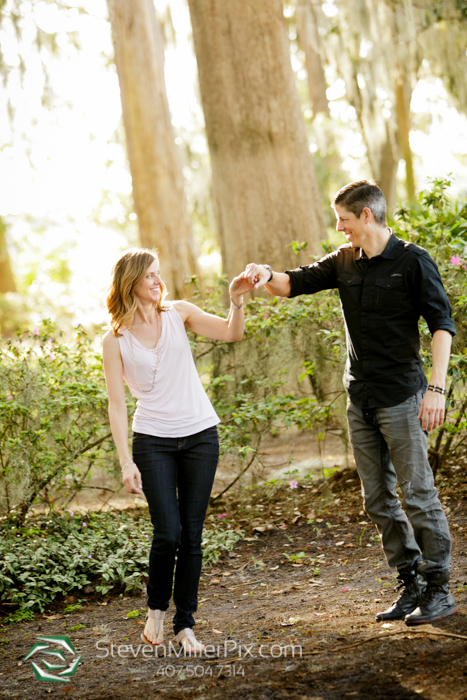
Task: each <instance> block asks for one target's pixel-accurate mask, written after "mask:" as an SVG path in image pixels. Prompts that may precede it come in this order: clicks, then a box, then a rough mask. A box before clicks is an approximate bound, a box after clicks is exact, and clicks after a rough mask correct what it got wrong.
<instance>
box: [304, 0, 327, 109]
mask: <svg viewBox="0 0 467 700" xmlns="http://www.w3.org/2000/svg"><path fill="white" fill-rule="evenodd" d="M297 31H298V38H299V41H300V44H301V46H302V48H303V50H304V52H305V63H306V70H307V73H308V89H309V91H310V98H311V105H312V109H313V117H315V116H316V115H317V114H318V112H324V113H325V114H326V115H327V116H328V117H329V103H328V98H327V97H326V87H327V86H326V78H325V76H324V67H323V61H322V57H321V56H322V45H321V39H320V36H319V32H318V20H317V18H316V9H315V7H313V5H312V4H311V2H310V0H299V3H298V6H297Z"/></svg>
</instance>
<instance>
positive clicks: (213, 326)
mask: <svg viewBox="0 0 467 700" xmlns="http://www.w3.org/2000/svg"><path fill="white" fill-rule="evenodd" d="M250 289H251V284H250V283H249V282H247V281H246V279H244V277H243V273H242V275H240V276H239V277H236V278H235V279H234V280H233V281H232V283H231V285H230V298H231V302H232V304H231V308H230V313H229V316H228V318H227V319H224V318H220V317H218V316H213V315H211V314H207V313H205V312H204V311H202V310H201V309H199V308H198V307H197V306H194V305H193V304H190V303H189V302H187V301H174V302H171V303H167V302H166V303H164V298H165V296H166V294H167V290H166V287H165V285H164V283H163V281H162V279H161V276H160V271H159V261H158V258H157V253H156V252H153V251H150V250H143V249H132V250H129V251H128V252H126V253H124V254H123V255H122V256H121V257H120V259H119V260H118V261H117V263H116V264H115V267H114V269H113V273H112V281H111V286H110V290H109V294H108V297H107V308H108V310H109V313H110V315H111V321H110V325H111V329H110V330H109V331H108V332H107V333H106V335H105V337H104V369H105V378H106V383H107V391H108V395H109V417H110V426H111V429H112V436H113V439H114V442H115V445H116V447H117V452H118V457H119V460H120V465H121V468H122V477H123V483H124V485H125V488H126V490H127V491H128V492H129V493H135V494H141V493H142V492H144V495H145V496H146V499H147V501H148V504H149V512H150V515H151V521H152V524H153V526H154V537H153V541H152V545H151V550H150V555H149V579H148V584H147V593H148V608H149V610H148V614H147V619H146V626H145V628H144V632H143V634H142V639H143V641H144V642H145V643H146V644H152V645H158V644H161V643H162V641H163V621H164V617H165V611H166V610H167V608H168V606H169V599H170V597H171V595H172V582H173V573H174V568H175V583H174V590H173V593H174V603H175V607H176V613H175V616H174V618H173V624H174V632H175V635H176V638H177V640H178V641H179V642H180V644H181V645H182V646H183V647H184V649H185V651H186V652H194V651H202V650H203V649H204V645H203V644H201V643H200V642H198V640H197V639H196V638H195V636H194V633H193V630H192V628H193V626H194V624H195V621H194V619H193V613H194V612H196V610H197V602H198V601H197V596H198V583H199V577H200V573H201V563H202V553H201V538H202V529H203V523H204V519H205V516H206V510H207V506H208V502H209V496H210V493H211V488H212V484H213V481H214V475H215V472H216V467H217V461H218V456H219V442H218V437H217V428H216V425H217V423H219V418H218V417H217V415H216V413H215V411H214V409H213V407H212V405H211V402H210V401H209V399H208V397H207V395H206V392H205V391H204V388H203V385H202V384H201V380H200V378H199V376H198V373H197V371H196V367H195V364H194V361H193V357H192V354H191V350H190V345H189V342H188V338H187V335H186V331H185V329H186V328H189V329H190V330H192V331H195V333H199V334H201V335H204V336H207V337H208V338H214V339H216V340H225V341H227V342H232V341H238V340H241V339H242V337H243V321H244V319H243V308H242V304H243V300H242V296H241V295H242V294H243V293H244V292H246V291H249V290H250ZM123 380H125V381H126V383H127V384H128V387H129V388H130V391H131V393H132V394H133V396H135V397H136V398H137V399H138V401H137V407H136V412H135V414H134V418H133V431H134V432H133V458H132V457H131V456H130V452H129V447H128V417H127V409H126V402H125V389H124V383H123ZM177 492H178V494H177ZM176 555H177V564H176V567H175V556H176Z"/></svg>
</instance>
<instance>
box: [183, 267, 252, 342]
mask: <svg viewBox="0 0 467 700" xmlns="http://www.w3.org/2000/svg"><path fill="white" fill-rule="evenodd" d="M252 289H253V285H252V284H251V283H250V282H249V281H248V279H247V278H246V275H245V273H244V272H242V274H241V275H239V276H238V277H234V279H233V280H232V282H231V283H230V287H229V293H230V299H231V302H232V304H231V307H230V312H229V315H228V317H227V318H221V317H220V316H214V315H213V314H208V313H206V312H205V311H203V310H202V309H200V308H198V307H197V306H195V305H194V304H190V303H189V302H188V301H177V302H175V308H176V309H177V311H178V313H179V314H180V316H181V318H182V320H183V322H184V324H185V326H186V327H187V328H189V329H190V330H192V331H194V332H195V333H199V335H204V336H205V337H206V338H213V339H214V340H225V341H227V342H228V343H233V342H236V341H239V340H241V339H242V338H243V328H244V317H243V298H242V295H243V294H246V292H250V291H251V290H252Z"/></svg>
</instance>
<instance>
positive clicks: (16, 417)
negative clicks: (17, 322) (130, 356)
mask: <svg viewBox="0 0 467 700" xmlns="http://www.w3.org/2000/svg"><path fill="white" fill-rule="evenodd" d="M0 424H1V426H2V430H1V433H0V512H2V511H3V512H10V511H11V510H12V509H13V508H16V509H18V510H19V512H21V513H22V515H23V517H24V515H25V514H26V512H27V511H28V509H29V508H30V506H31V505H32V503H34V502H35V501H37V500H39V501H42V502H46V503H47V504H48V505H49V506H50V507H53V506H54V502H55V499H57V498H58V497H61V499H62V501H63V500H65V501H66V500H69V499H70V497H72V496H73V495H74V494H75V493H76V492H77V491H80V490H81V489H82V488H83V487H84V486H85V482H86V477H87V476H88V474H89V473H90V471H91V468H92V467H93V465H94V464H95V463H96V462H97V463H98V464H99V465H101V466H106V467H107V468H110V467H111V465H112V462H113V461H114V460H115V457H114V455H113V452H110V453H109V449H110V448H111V445H110V429H109V424H108V416H107V394H106V390H105V385H104V378H103V371H102V360H101V353H100V348H99V346H96V344H95V342H94V340H93V339H91V338H90V337H89V336H87V335H86V334H85V333H84V332H83V331H82V330H81V329H78V330H77V331H76V333H75V337H74V339H73V341H72V342H65V341H64V339H63V337H62V336H61V334H60V332H59V331H58V330H57V328H56V327H54V326H53V325H52V324H51V323H49V322H47V321H44V322H43V323H42V327H41V328H40V329H39V328H36V329H34V330H33V331H32V332H25V333H23V334H21V335H20V337H19V339H18V340H17V341H12V340H8V341H6V342H4V343H2V345H1V346H0ZM50 490H52V492H53V495H51V494H50Z"/></svg>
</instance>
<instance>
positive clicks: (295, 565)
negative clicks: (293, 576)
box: [292, 564, 303, 567]
mask: <svg viewBox="0 0 467 700" xmlns="http://www.w3.org/2000/svg"><path fill="white" fill-rule="evenodd" d="M292 566H295V567H297V566H303V564H292Z"/></svg>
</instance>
